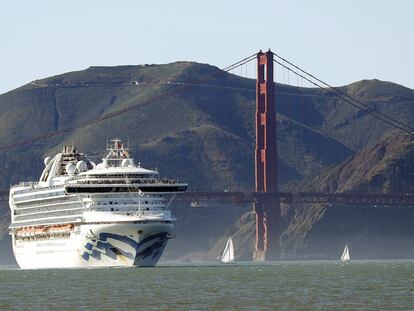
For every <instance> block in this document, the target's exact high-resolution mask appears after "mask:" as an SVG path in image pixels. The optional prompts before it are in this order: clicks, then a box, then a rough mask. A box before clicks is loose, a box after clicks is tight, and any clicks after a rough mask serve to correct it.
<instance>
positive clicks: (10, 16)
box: [0, 0, 414, 93]
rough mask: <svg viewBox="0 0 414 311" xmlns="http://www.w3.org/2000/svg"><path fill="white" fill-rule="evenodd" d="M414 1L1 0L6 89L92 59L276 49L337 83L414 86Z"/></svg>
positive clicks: (205, 57) (232, 58)
mask: <svg viewBox="0 0 414 311" xmlns="http://www.w3.org/2000/svg"><path fill="white" fill-rule="evenodd" d="M413 13H414V1H410V0H406V1H404V0H393V1H391V0H387V1H385V0H342V1H334V0H313V1H310V0H307V1H305V0H301V1H300V0H297V1H295V0H286V1H277V0H275V1H267V0H266V1H261V2H260V1H258V0H255V1H253V0H251V1H244V0H237V1H236V0H206V1H196V0H193V1H190V0H188V1H184V0H182V1H180V0H176V1H167V0H165V1H161V0H151V1H139V0H135V1H132V0H117V1H115V0H82V1H79V0H71V1H56V0H53V1H44V0H36V1H33V0H27V1H21V0H10V1H7V0H0V38H1V45H0V68H1V70H0V93H4V92H6V91H9V90H11V89H13V88H16V87H18V86H20V85H22V84H25V83H27V82H30V81H32V80H35V79H38V78H45V77H47V76H50V75H54V74H59V73H64V72H67V71H73V70H80V69H84V68H87V67H89V66H91V65H122V64H144V63H149V64H152V63H168V62H173V61H177V60H189V61H197V62H202V63H209V64H212V65H216V66H218V67H225V66H227V65H230V64H232V63H234V62H236V61H238V60H240V59H241V58H244V57H246V56H248V55H251V54H253V53H255V52H257V51H258V50H259V49H263V50H265V49H268V48H271V49H272V50H273V51H275V52H277V53H279V54H280V55H282V56H284V57H285V58H287V59H289V60H291V61H293V62H294V63H296V64H298V65H301V66H302V67H304V68H305V69H307V70H309V71H310V72H312V73H314V74H315V75H317V76H319V77H320V78H322V79H324V80H326V81H327V82H329V83H332V84H334V85H342V84H347V83H350V82H354V81H357V80H361V79H369V78H378V79H381V80H388V81H393V82H396V83H400V84H403V85H405V86H407V87H410V88H414V75H413V74H409V71H410V70H411V69H412V67H413V58H414V40H413V30H414V18H413Z"/></svg>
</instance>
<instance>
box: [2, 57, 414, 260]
mask: <svg viewBox="0 0 414 311" xmlns="http://www.w3.org/2000/svg"><path fill="white" fill-rule="evenodd" d="M216 70H217V68H216V67H214V66H210V65H206V64H197V63H193V62H176V63H172V64H166V65H141V66H119V67H90V68H88V69H86V70H82V71H78V72H70V73H65V74H62V75H58V76H54V77H50V78H47V79H42V80H36V81H33V82H31V83H29V84H27V85H25V86H22V87H20V88H18V89H15V90H12V91H10V92H8V93H5V94H2V95H0V146H6V145H9V144H14V143H16V142H21V141H26V140H30V139H32V138H33V137H38V136H44V135H47V134H49V133H51V132H56V131H61V130H65V129H67V128H73V130H72V131H70V132H68V133H66V134H64V135H61V136H57V137H50V138H47V139H42V140H39V141H36V142H34V143H32V144H30V145H22V146H18V147H14V148H8V149H7V148H3V149H1V150H0V169H1V171H2V178H1V179H0V189H8V187H9V185H10V184H15V183H17V182H19V181H22V180H37V179H38V177H39V175H40V173H41V170H42V168H43V161H42V158H44V157H45V156H50V155H53V154H54V153H55V152H56V151H57V150H58V149H60V146H61V145H62V144H65V143H69V144H72V143H75V144H76V145H77V147H78V149H79V150H80V151H81V152H85V153H87V154H89V155H91V157H92V158H93V160H95V161H96V160H99V157H100V154H99V153H100V152H101V151H103V148H104V147H105V144H106V140H107V139H108V138H111V137H114V136H117V137H120V138H124V139H126V138H129V140H130V142H131V145H132V155H133V156H134V157H135V160H136V162H138V161H139V162H141V163H142V165H143V166H144V167H149V168H158V169H159V171H160V172H161V174H162V175H164V176H172V177H176V178H178V179H179V180H185V181H187V182H188V183H189V185H190V190H220V191H221V190H223V189H229V190H251V189H252V188H253V183H254V171H253V163H254V154H253V152H254V141H255V132H254V128H255V127H254V111H255V81H254V80H252V79H247V78H241V77H238V76H235V75H231V74H228V73H222V74H220V75H217V76H215V78H214V79H212V80H209V81H207V82H205V83H202V84H200V85H197V86H194V87H191V88H188V89H187V90H186V92H182V93H179V94H178V95H177V96H174V97H169V98H168V99H165V100H162V101H157V102H154V103H153V104H151V105H146V106H142V107H140V108H137V109H133V110H130V111H129V112H128V113H125V114H121V115H118V116H116V117H113V118H110V119H107V120H105V121H102V122H94V120H96V119H98V118H102V117H103V116H105V115H107V114H108V113H112V112H115V111H119V110H120V109H124V108H127V107H130V106H131V105H140V104H142V103H144V102H145V101H146V100H148V99H149V98H152V97H155V96H158V95H160V94H163V93H169V92H175V91H176V90H177V89H178V88H180V87H182V85H183V83H185V82H189V81H192V80H195V79H199V78H201V77H203V76H205V75H208V74H211V73H212V72H214V71H216ZM275 90H276V111H277V119H278V124H277V125H278V148H279V159H278V161H279V184H280V186H281V188H282V189H283V188H286V187H292V189H298V187H302V186H303V185H304V184H303V181H304V180H311V178H314V177H315V176H319V178H325V179H327V180H326V183H325V187H326V189H338V191H343V190H341V189H348V188H349V187H351V186H348V185H347V184H346V182H345V181H341V182H340V185H339V186H335V185H334V184H335V179H336V177H333V175H332V177H330V176H331V175H329V176H328V175H324V174H323V173H322V172H323V171H324V170H325V169H326V168H327V167H333V166H335V165H337V164H338V163H341V162H342V161H344V160H345V159H347V158H349V157H350V156H352V155H354V154H355V152H358V151H360V150H362V149H363V148H365V147H367V146H369V145H372V144H375V143H377V142H378V141H379V140H380V139H382V138H384V137H385V136H386V135H389V133H390V130H391V129H390V128H389V127H387V126H386V125H384V124H383V123H381V122H380V121H377V120H375V119H373V118H371V117H370V116H369V115H366V114H364V113H361V112H360V111H356V110H355V109H353V108H352V107H349V106H347V105H346V104H344V103H343V102H341V101H339V100H337V99H336V98H334V97H332V96H331V95H329V94H327V93H325V92H324V91H322V90H317V89H310V88H297V87H291V86H286V85H279V84H278V85H277V86H276V89H275ZM342 90H344V91H346V92H349V93H350V94H352V95H354V96H356V97H358V98H359V99H361V100H364V101H365V102H367V103H368V104H371V105H373V106H374V107H375V108H376V109H378V110H380V111H382V112H384V113H387V114H389V115H391V116H393V117H394V118H396V119H399V120H401V121H404V122H407V123H411V124H412V123H414V91H413V90H410V89H407V88H404V87H402V86H399V85H396V84H393V83H390V82H383V81H377V80H370V81H360V82H357V83H354V84H351V85H349V86H344V87H342ZM94 157H95V158H94ZM387 167H388V166H387ZM393 167H394V166H393ZM395 169H397V166H395ZM400 169H402V167H401V168H400ZM372 170H373V168H372ZM337 174H342V173H338V172H337ZM343 174H345V173H343ZM369 174H371V175H372V174H374V173H369ZM369 174H368V173H367V174H366V175H367V178H368V177H369V176H371V175H369ZM374 175H375V174H374ZM385 175H386V174H384V176H385ZM322 176H324V177H322ZM338 176H339V175H338ZM353 176H354V175H353ZM355 176H356V175H355ZM375 176H376V175H375ZM355 178H356V177H355ZM328 179H329V180H328ZM343 179H344V180H345V179H346V180H347V181H348V183H349V178H346V176H345V175H344V177H343ZM373 180H374V181H375V182H378V183H380V184H381V185H382V187H383V189H385V190H384V191H392V189H393V188H392V187H400V186H398V183H399V182H397V181H392V180H389V181H384V182H382V181H377V179H375V178H374V179H373ZM318 182H319V181H318ZM321 183H322V182H321ZM401 183H403V182H401ZM352 184H354V182H352ZM372 186H374V184H372ZM347 187H348V188H347ZM361 189H362V188H361ZM386 189H389V190H386ZM299 190H300V189H299ZM219 208H223V209H225V207H219ZM249 209H250V207H247V208H244V207H243V209H241V210H238V211H239V214H238V215H237V217H236V216H235V215H234V214H233V213H229V214H226V213H224V214H223V213H218V214H219V215H220V214H221V215H224V216H223V221H222V222H221V221H218V223H220V228H218V227H216V230H209V227H211V223H210V222H211V219H210V218H208V217H204V218H201V222H202V223H203V225H202V226H201V228H204V229H203V230H202V231H200V232H199V235H200V239H198V240H197V241H198V242H197V243H193V242H192V240H191V238H192V237H191V234H190V235H187V233H188V232H190V231H191V230H193V228H194V226H196V225H194V222H193V221H192V217H194V219H197V217H198V216H197V215H196V214H197V213H199V212H195V211H192V210H191V209H188V210H186V211H185V212H181V211H182V210H181V209H180V210H177V213H178V214H179V215H177V217H178V219H179V221H178V223H177V236H180V232H181V239H182V240H180V241H182V242H180V243H181V244H180V245H181V246H183V244H185V245H190V246H191V247H184V246H183V247H184V249H185V252H188V253H190V252H196V251H198V250H200V249H203V250H204V251H206V250H207V249H210V248H211V247H212V246H213V245H214V244H215V243H216V242H217V241H218V240H220V239H221V238H223V236H224V235H225V234H226V231H227V230H228V228H229V227H228V226H230V225H231V224H232V223H233V222H236V221H237V220H238V216H240V215H241V214H243V213H245V212H247V211H248V210H249ZM6 210H7V209H6ZM0 211H1V209H0ZM188 215H189V216H188ZM186 217H188V218H186ZM246 217H247V216H246ZM315 217H316V216H315ZM8 218H9V216H8V215H7V212H4V213H2V214H1V215H0V220H1V222H2V224H3V225H2V228H3V232H4V230H6V229H5V228H6V227H7V222H8ZM224 218H225V219H224ZM183 219H187V220H186V221H185V222H183ZM183 223H185V224H186V225H183ZM301 230H302V229H301ZM305 231H306V230H305ZM184 233H185V234H184ZM185 236H189V238H188V239H186V238H184V237H185ZM201 236H203V238H201ZM177 241H178V239H177ZM174 243H175V242H174ZM177 243H178V242H177ZM248 243H250V242H248ZM249 245H250V244H249ZM181 246H180V247H181ZM246 247H247V248H249V247H251V246H246ZM199 248H200V249H199ZM170 250H171V254H173V253H175V254H178V253H180V252H175V251H174V250H173V249H170ZM174 256H175V255H174ZM177 256H178V255H177ZM243 256H244V255H243ZM243 258H244V257H243Z"/></svg>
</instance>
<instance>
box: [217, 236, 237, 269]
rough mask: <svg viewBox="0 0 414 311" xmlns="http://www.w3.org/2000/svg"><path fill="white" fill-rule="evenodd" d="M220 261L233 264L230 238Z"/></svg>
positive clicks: (232, 249)
mask: <svg viewBox="0 0 414 311" xmlns="http://www.w3.org/2000/svg"><path fill="white" fill-rule="evenodd" d="M220 260H221V262H223V263H228V262H234V247H233V240H232V239H231V237H230V238H229V239H228V240H227V243H226V247H225V248H224V251H223V254H222V255H221V258H220Z"/></svg>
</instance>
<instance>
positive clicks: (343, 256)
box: [341, 244, 351, 262]
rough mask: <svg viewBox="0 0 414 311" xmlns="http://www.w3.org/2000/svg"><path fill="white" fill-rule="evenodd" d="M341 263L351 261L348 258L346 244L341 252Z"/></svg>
mask: <svg viewBox="0 0 414 311" xmlns="http://www.w3.org/2000/svg"><path fill="white" fill-rule="evenodd" d="M341 261H342V262H348V261H351V257H349V249H348V244H346V245H345V248H344V251H343V253H342V256H341Z"/></svg>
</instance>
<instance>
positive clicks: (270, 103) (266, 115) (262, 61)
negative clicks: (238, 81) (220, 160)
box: [253, 50, 281, 260]
mask: <svg viewBox="0 0 414 311" xmlns="http://www.w3.org/2000/svg"><path fill="white" fill-rule="evenodd" d="M255 176H256V192H259V193H263V195H262V196H259V197H258V198H257V201H256V202H255V204H254V211H255V212H256V247H255V252H254V254H253V259H254V260H266V259H277V258H278V257H279V253H280V245H279V237H280V225H281V212H280V203H279V199H278V198H277V197H275V196H266V195H265V193H266V192H273V193H276V192H277V191H278V184H277V146H276V109H275V96H274V81H273V53H272V52H271V51H270V50H269V51H268V52H266V53H263V52H261V51H260V52H259V53H258V54H257V82H256V154H255Z"/></svg>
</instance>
